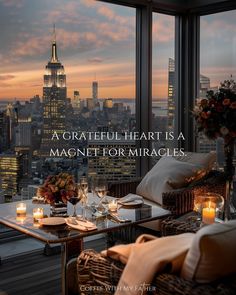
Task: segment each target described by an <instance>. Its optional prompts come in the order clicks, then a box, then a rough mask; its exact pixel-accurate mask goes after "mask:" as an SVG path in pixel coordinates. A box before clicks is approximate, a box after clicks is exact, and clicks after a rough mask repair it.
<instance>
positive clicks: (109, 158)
mask: <svg viewBox="0 0 236 295" xmlns="http://www.w3.org/2000/svg"><path fill="white" fill-rule="evenodd" d="M135 147H136V146H135V141H134V140H127V139H126V140H119V141H117V140H108V139H107V140H91V141H88V148H90V149H99V151H98V155H97V156H94V157H89V158H88V176H93V175H95V174H96V175H97V176H98V177H99V176H101V177H104V178H105V179H106V180H107V182H111V183H112V182H119V181H125V180H130V179H132V178H135V177H136V159H135V157H134V156H130V157H128V156H121V155H119V154H118V153H117V155H115V153H116V152H118V151H119V149H123V150H124V153H125V154H128V151H129V149H135ZM104 150H105V151H107V153H106V154H104ZM108 150H110V151H111V154H108Z"/></svg>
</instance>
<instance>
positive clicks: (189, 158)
mask: <svg viewBox="0 0 236 295" xmlns="http://www.w3.org/2000/svg"><path fill="white" fill-rule="evenodd" d="M174 158H175V159H176V160H178V161H184V162H188V163H192V164H198V165H201V166H203V168H204V170H206V172H208V171H210V170H212V168H213V166H214V164H215V162H216V152H214V151H212V152H210V153H192V152H185V156H175V157H174Z"/></svg>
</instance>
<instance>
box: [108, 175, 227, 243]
mask: <svg viewBox="0 0 236 295" xmlns="http://www.w3.org/2000/svg"><path fill="white" fill-rule="evenodd" d="M140 181H141V178H140V179H135V180H134V181H131V182H120V183H113V184H110V186H109V194H110V195H111V196H114V197H118V198H121V197H123V196H125V195H127V194H129V193H136V188H137V186H138V184H139V183H140ZM225 184H226V178H225V175H224V173H222V172H219V171H211V172H210V173H209V174H207V175H206V176H204V177H203V178H201V179H200V180H197V181H193V182H192V183H191V184H190V185H188V186H187V187H184V188H181V189H175V190H173V191H171V192H167V193H163V195H162V199H163V205H162V207H163V208H164V209H166V210H169V211H171V213H172V218H174V219H176V218H179V217H180V216H183V215H184V214H186V213H189V212H191V211H193V207H194V197H195V196H197V195H199V194H203V193H206V192H217V193H219V194H221V195H222V196H224V197H225ZM162 232H163V231H161V228H160V229H159V230H157V231H154V230H152V229H149V228H146V227H143V226H139V225H136V226H132V227H129V228H124V229H121V230H120V231H118V232H112V233H109V234H108V236H107V245H108V246H109V247H111V246H113V245H114V244H115V242H117V241H118V242H122V243H132V242H133V241H135V240H136V238H137V237H138V236H139V235H140V234H142V233H147V234H152V235H161V234H162Z"/></svg>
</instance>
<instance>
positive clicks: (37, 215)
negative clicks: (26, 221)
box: [33, 208, 43, 222]
mask: <svg viewBox="0 0 236 295" xmlns="http://www.w3.org/2000/svg"><path fill="white" fill-rule="evenodd" d="M33 218H34V222H39V220H40V219H42V218H43V208H34V209H33Z"/></svg>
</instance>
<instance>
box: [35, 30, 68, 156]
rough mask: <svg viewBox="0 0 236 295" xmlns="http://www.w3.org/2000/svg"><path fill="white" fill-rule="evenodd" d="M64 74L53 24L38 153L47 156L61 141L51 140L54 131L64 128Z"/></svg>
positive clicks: (65, 94) (65, 102) (65, 90)
mask: <svg viewBox="0 0 236 295" xmlns="http://www.w3.org/2000/svg"><path fill="white" fill-rule="evenodd" d="M66 97H67V89H66V75H65V71H64V67H63V65H62V64H61V62H60V61H59V59H58V57H57V44H56V32H55V26H54V30H53V41H52V48H51V59H50V61H49V62H48V64H47V65H46V69H45V75H44V86H43V134H42V142H41V148H40V155H41V156H44V157H49V154H50V149H51V148H54V149H55V148H59V147H60V146H61V141H55V140H52V135H53V134H54V132H56V133H57V134H58V136H59V137H60V135H61V134H62V133H63V132H65V129H66V106H67V99H66Z"/></svg>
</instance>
